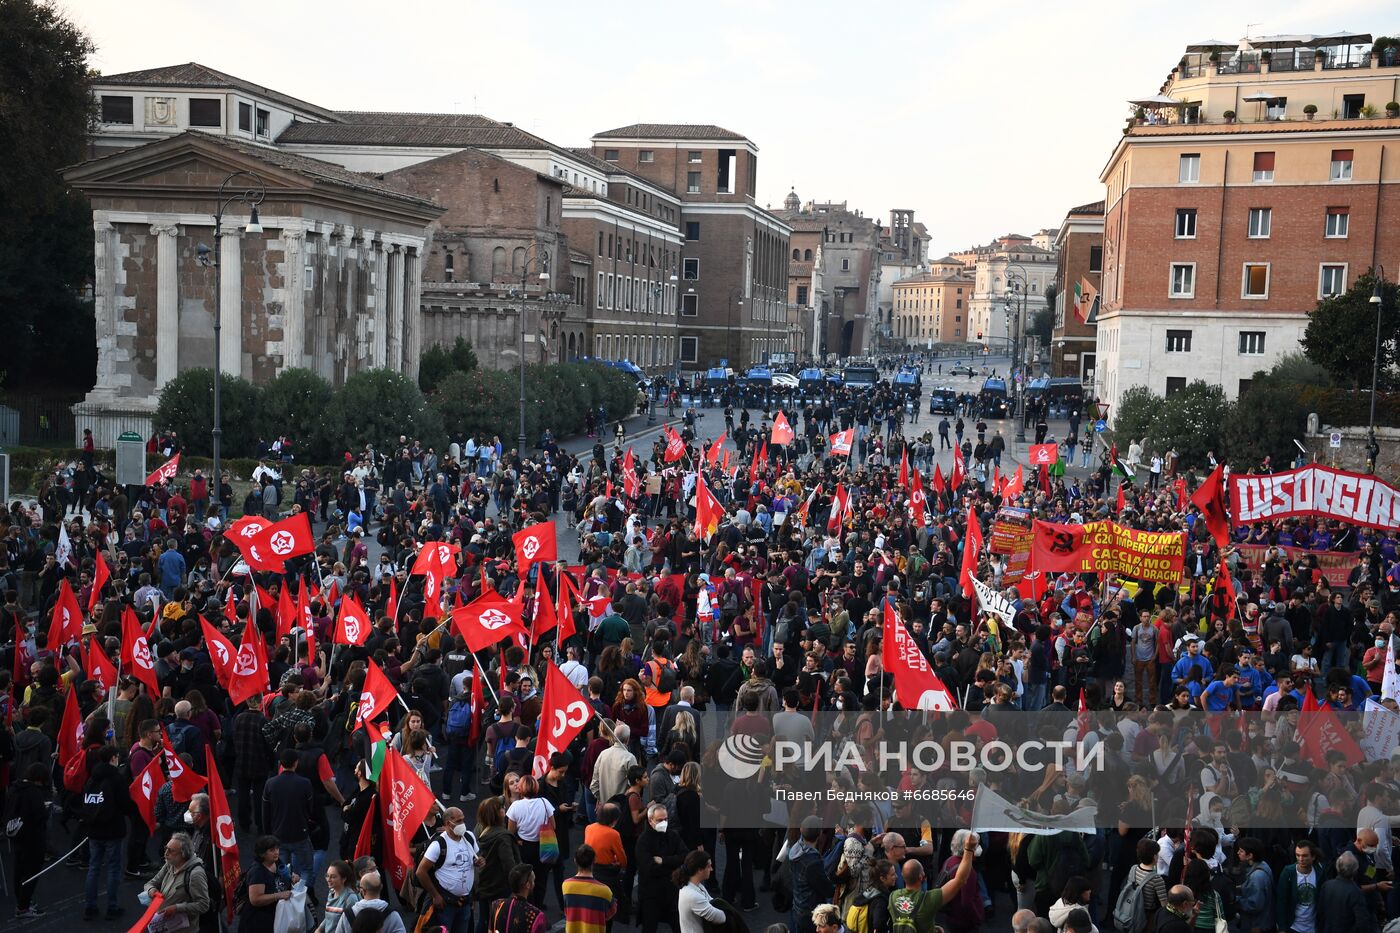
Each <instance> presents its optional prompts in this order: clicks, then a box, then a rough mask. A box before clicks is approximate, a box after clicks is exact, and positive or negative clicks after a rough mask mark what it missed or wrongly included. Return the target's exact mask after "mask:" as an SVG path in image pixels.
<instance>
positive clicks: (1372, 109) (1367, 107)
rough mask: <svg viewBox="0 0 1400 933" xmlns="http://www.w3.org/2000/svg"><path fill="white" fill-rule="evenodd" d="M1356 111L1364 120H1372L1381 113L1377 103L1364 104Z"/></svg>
mask: <svg viewBox="0 0 1400 933" xmlns="http://www.w3.org/2000/svg"><path fill="white" fill-rule="evenodd" d="M1356 112H1357V113H1358V114H1360V115H1361V118H1362V119H1363V120H1370V119H1372V118H1374V117H1375V115H1376V114H1378V113H1380V111H1379V110H1377V109H1376V105H1375V104H1362V105H1361V109H1360V110H1358V111H1356Z"/></svg>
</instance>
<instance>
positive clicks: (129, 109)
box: [102, 94, 136, 126]
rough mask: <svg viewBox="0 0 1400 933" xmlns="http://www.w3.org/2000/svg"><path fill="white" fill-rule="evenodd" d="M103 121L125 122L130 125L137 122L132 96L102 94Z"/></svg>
mask: <svg viewBox="0 0 1400 933" xmlns="http://www.w3.org/2000/svg"><path fill="white" fill-rule="evenodd" d="M102 122H103V123H123V124H126V125H128V126H130V125H131V124H132V123H135V122H136V117H135V110H134V108H133V106H132V99H131V98H130V97H121V96H114V95H111V94H103V95H102Z"/></svg>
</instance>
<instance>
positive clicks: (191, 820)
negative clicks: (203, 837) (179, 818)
mask: <svg viewBox="0 0 1400 933" xmlns="http://www.w3.org/2000/svg"><path fill="white" fill-rule="evenodd" d="M185 823H186V825H189V826H193V825H194V814H193V813H191V812H190V811H188V810H186V811H185Z"/></svg>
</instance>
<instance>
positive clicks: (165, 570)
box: [158, 551, 186, 587]
mask: <svg viewBox="0 0 1400 933" xmlns="http://www.w3.org/2000/svg"><path fill="white" fill-rule="evenodd" d="M158 566H159V567H160V585H161V586H162V587H172V586H180V585H181V584H183V583H184V582H185V570H186V567H185V557H184V555H183V554H181V553H180V552H179V551H166V552H165V553H164V554H162V555H160V560H159V561H158Z"/></svg>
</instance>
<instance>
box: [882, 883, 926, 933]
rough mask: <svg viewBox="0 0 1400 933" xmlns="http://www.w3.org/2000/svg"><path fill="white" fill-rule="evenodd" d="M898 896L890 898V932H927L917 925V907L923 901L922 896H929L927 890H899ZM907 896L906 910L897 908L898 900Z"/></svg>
mask: <svg viewBox="0 0 1400 933" xmlns="http://www.w3.org/2000/svg"><path fill="white" fill-rule="evenodd" d="M899 895H900V897H899V898H891V899H890V930H891V933H928V931H926V930H920V929H919V928H918V926H917V923H916V921H917V918H918V916H919V908H920V907H921V906H922V905H923V903H924V898H926V897H928V896H929V892H928V891H909V890H901V891H900V892H899ZM904 898H908V901H909V908H908V911H907V912H906V911H904V910H901V909H899V901H900V900H901V899H904Z"/></svg>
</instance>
